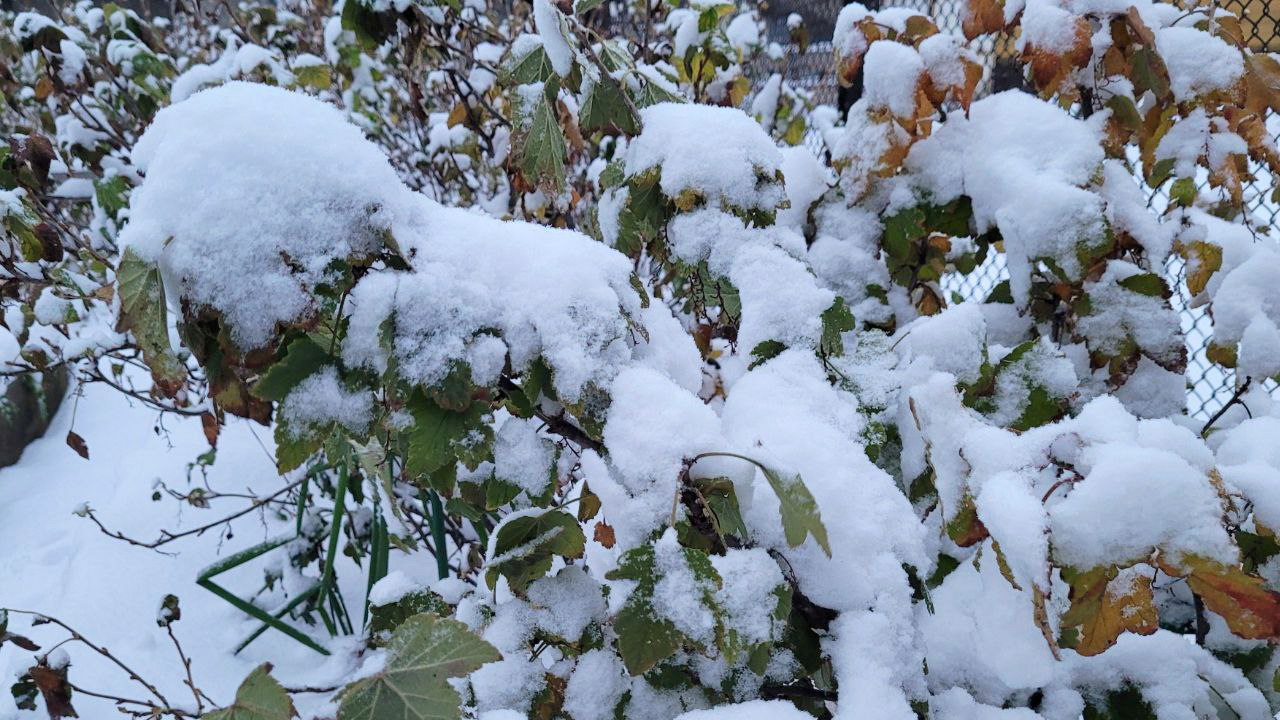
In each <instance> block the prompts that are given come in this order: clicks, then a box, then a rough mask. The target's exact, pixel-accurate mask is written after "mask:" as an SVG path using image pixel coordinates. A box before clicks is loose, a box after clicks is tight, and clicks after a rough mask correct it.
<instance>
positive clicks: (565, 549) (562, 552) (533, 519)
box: [485, 510, 587, 592]
mask: <svg viewBox="0 0 1280 720" xmlns="http://www.w3.org/2000/svg"><path fill="white" fill-rule="evenodd" d="M497 533H498V535H497V537H496V538H495V539H494V544H493V553H494V554H493V557H491V558H488V562H487V563H486V572H485V581H486V582H488V584H489V587H490V588H493V587H494V586H496V585H497V583H498V575H502V576H503V577H505V578H506V579H507V583H508V584H510V585H511V588H512V589H513V590H516V591H519V592H523V591H524V589H525V588H526V587H528V586H529V583H531V582H533V581H534V580H537V579H538V578H541V577H543V576H545V575H546V574H547V572H549V571H550V570H551V557H552V555H559V556H561V557H563V558H579V557H582V553H583V551H584V550H585V549H586V542H587V539H586V536H584V535H583V534H582V527H581V526H580V525H579V524H578V520H577V518H575V517H574V516H572V515H570V514H569V513H566V512H562V511H560V510H548V511H546V512H544V513H541V514H539V515H522V516H518V517H515V518H512V519H511V520H508V521H507V522H505V523H503V524H502V526H500V527H499V528H498V529H497Z"/></svg>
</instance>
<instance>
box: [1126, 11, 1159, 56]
mask: <svg viewBox="0 0 1280 720" xmlns="http://www.w3.org/2000/svg"><path fill="white" fill-rule="evenodd" d="M1125 19H1126V20H1128V21H1129V27H1131V28H1133V33H1134V34H1135V35H1137V36H1138V39H1139V40H1141V41H1142V44H1143V45H1145V46H1147V47H1149V48H1153V47H1155V46H1156V34H1155V33H1154V32H1152V31H1151V28H1150V27H1147V24H1146V23H1145V22H1143V20H1142V16H1141V15H1139V14H1138V8H1136V7H1134V6H1132V5H1131V6H1129V12H1128V13H1127V14H1126V15H1125Z"/></svg>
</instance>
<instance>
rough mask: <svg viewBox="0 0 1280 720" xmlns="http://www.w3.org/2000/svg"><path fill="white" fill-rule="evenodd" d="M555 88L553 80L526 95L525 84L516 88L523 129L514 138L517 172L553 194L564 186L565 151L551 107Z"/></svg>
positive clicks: (558, 123) (555, 82)
mask: <svg viewBox="0 0 1280 720" xmlns="http://www.w3.org/2000/svg"><path fill="white" fill-rule="evenodd" d="M559 85H560V84H559V83H558V82H557V81H556V80H555V79H554V78H553V79H551V80H548V81H547V83H546V87H545V89H544V90H543V91H542V92H530V91H529V90H530V88H529V86H527V85H523V86H521V87H520V88H518V89H517V95H518V106H519V110H518V112H517V116H518V117H519V118H520V119H521V121H522V124H523V125H524V127H525V128H526V129H525V131H524V132H521V133H519V135H518V137H517V138H516V139H515V140H516V148H517V149H518V151H519V158H520V170H521V172H523V173H524V176H525V178H526V179H527V180H528V181H529V182H531V183H536V184H537V185H538V186H539V187H543V188H550V189H552V190H555V191H556V192H559V191H560V189H561V188H563V187H564V182H565V180H564V158H565V154H566V152H567V151H566V147H565V142H564V134H563V133H562V132H561V130H560V122H559V121H558V120H557V119H556V112H555V109H554V107H553V106H554V103H555V98H556V93H557V92H558V91H559Z"/></svg>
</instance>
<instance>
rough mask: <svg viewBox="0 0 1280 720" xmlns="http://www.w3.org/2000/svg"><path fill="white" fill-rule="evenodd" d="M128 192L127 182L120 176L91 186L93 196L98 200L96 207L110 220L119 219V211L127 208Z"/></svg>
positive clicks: (99, 181)
mask: <svg viewBox="0 0 1280 720" xmlns="http://www.w3.org/2000/svg"><path fill="white" fill-rule="evenodd" d="M129 190H130V185H129V181H128V180H125V179H124V176H122V175H116V176H114V177H111V178H107V179H106V180H98V181H97V182H95V183H94V184H93V194H94V197H96V198H97V199H98V207H100V208H102V210H103V211H104V212H106V213H107V215H110V216H111V218H112V219H116V218H117V217H119V215H120V211H121V210H123V209H125V208H127V207H129Z"/></svg>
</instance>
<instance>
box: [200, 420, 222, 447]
mask: <svg viewBox="0 0 1280 720" xmlns="http://www.w3.org/2000/svg"><path fill="white" fill-rule="evenodd" d="M200 427H201V428H203V429H204V439H205V440H208V441H209V447H211V448H216V447H218V430H219V427H218V416H217V415H214V414H213V413H211V412H206V413H203V414H202V415H201V416H200Z"/></svg>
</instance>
